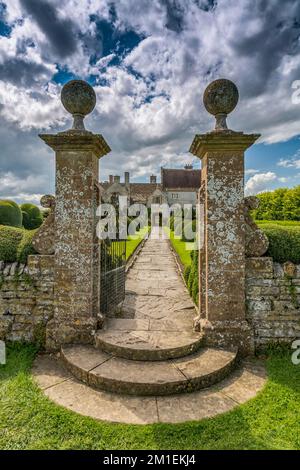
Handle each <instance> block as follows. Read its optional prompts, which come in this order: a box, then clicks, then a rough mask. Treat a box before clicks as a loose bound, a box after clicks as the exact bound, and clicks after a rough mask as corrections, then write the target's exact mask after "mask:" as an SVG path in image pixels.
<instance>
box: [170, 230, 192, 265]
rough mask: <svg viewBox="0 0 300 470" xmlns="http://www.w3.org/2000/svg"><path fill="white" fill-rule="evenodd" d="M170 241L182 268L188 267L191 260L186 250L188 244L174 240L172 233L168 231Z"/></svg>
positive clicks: (188, 251) (189, 253) (189, 252)
mask: <svg viewBox="0 0 300 470" xmlns="http://www.w3.org/2000/svg"><path fill="white" fill-rule="evenodd" d="M170 241H171V244H172V246H173V248H174V250H175V251H176V253H177V254H178V256H179V258H180V261H181V262H182V264H183V266H184V267H186V266H190V264H191V262H192V260H191V251H190V250H187V246H188V243H186V242H184V241H182V240H180V239H178V238H175V237H174V232H173V231H171V230H170Z"/></svg>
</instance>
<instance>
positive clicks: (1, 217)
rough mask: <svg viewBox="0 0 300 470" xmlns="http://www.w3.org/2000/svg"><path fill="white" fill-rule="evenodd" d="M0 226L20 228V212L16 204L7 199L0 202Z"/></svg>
mask: <svg viewBox="0 0 300 470" xmlns="http://www.w3.org/2000/svg"><path fill="white" fill-rule="evenodd" d="M0 224H1V225H7V226H10V227H22V212H21V209H20V207H19V206H18V204H17V203H16V202H14V201H10V200H9V199H2V200H0Z"/></svg>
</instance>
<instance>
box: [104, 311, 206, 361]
mask: <svg viewBox="0 0 300 470" xmlns="http://www.w3.org/2000/svg"><path fill="white" fill-rule="evenodd" d="M202 339H203V336H202V334H201V333H198V332H194V331H193V330H192V328H191V326H190V327H189V328H185V329H184V330H182V329H180V330H179V329H176V324H175V326H174V325H172V324H171V322H170V325H169V328H167V327H166V325H165V324H163V325H162V324H160V320H150V321H149V320H146V319H145V320H144V319H141V320H135V319H114V320H111V323H110V325H109V327H108V328H107V329H104V330H99V331H98V332H97V333H96V338H95V340H96V347H97V348H99V349H101V350H102V351H105V352H107V353H112V354H113V355H115V356H118V357H122V358H124V359H132V360H135V361H161V360H166V359H174V358H178V357H183V356H187V355H189V354H192V353H194V352H196V351H197V350H198V349H199V348H200V346H201V345H202Z"/></svg>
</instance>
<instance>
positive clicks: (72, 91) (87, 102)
mask: <svg viewBox="0 0 300 470" xmlns="http://www.w3.org/2000/svg"><path fill="white" fill-rule="evenodd" d="M61 102H62V104H63V106H64V107H65V109H66V110H67V111H68V112H69V113H71V114H72V116H73V118H74V122H73V127H72V129H73V130H76V131H84V130H85V127H84V123H83V119H84V118H85V116H86V115H87V114H90V113H91V112H92V111H93V109H94V107H95V105H96V93H95V91H94V89H93V88H92V87H91V85H89V84H88V83H87V82H85V81H84V80H71V81H69V82H67V83H66V84H65V85H64V86H63V88H62V90H61Z"/></svg>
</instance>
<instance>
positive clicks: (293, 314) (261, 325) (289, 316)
mask: <svg viewBox="0 0 300 470" xmlns="http://www.w3.org/2000/svg"><path fill="white" fill-rule="evenodd" d="M53 286H54V256H52V255H31V256H29V258H28V265H27V266H24V265H20V264H17V263H12V264H5V263H3V262H1V261H0V339H6V340H10V341H39V342H42V341H43V339H44V337H45V331H46V326H47V323H48V322H49V321H50V320H51V319H52V318H53V298H54V295H53ZM246 314H247V320H248V322H249V323H250V324H251V325H252V326H253V330H254V339H255V348H256V350H260V349H262V348H263V347H265V346H266V345H267V344H269V343H274V342H285V343H289V344H290V343H291V341H292V340H293V339H294V338H299V337H300V265H299V266H295V265H293V264H292V263H285V264H284V265H282V264H279V263H273V260H272V259H271V258H268V257H262V258H248V259H247V260H246Z"/></svg>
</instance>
